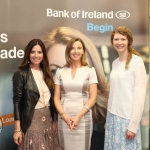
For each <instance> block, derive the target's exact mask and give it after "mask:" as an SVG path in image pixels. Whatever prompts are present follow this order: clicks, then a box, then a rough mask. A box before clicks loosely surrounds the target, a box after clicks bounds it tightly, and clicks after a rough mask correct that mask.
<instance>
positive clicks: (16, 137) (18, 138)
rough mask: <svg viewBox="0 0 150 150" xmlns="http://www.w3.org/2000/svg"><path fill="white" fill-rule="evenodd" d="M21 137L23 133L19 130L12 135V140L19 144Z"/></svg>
mask: <svg viewBox="0 0 150 150" xmlns="http://www.w3.org/2000/svg"><path fill="white" fill-rule="evenodd" d="M22 137H23V133H22V132H21V131H20V132H15V133H14V135H13V139H14V142H15V143H16V144H17V145H21V143H22Z"/></svg>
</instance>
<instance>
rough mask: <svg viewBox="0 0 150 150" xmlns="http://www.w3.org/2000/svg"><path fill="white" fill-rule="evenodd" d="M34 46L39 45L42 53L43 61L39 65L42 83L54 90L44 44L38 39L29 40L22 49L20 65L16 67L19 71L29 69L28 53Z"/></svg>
mask: <svg viewBox="0 0 150 150" xmlns="http://www.w3.org/2000/svg"><path fill="white" fill-rule="evenodd" d="M36 45H39V46H40V47H41V49H42V52H43V60H42V62H41V63H40V67H41V69H42V71H43V78H44V81H45V82H46V84H47V86H48V87H49V88H50V89H54V81H53V76H52V73H51V71H50V68H49V62H48V59H47V53H46V49H45V46H44V43H43V42H42V41H41V40H40V39H33V40H31V41H30V42H29V43H28V45H27V46H26V47H25V48H24V52H25V54H24V58H23V61H22V63H21V64H20V65H19V66H18V69H19V70H20V69H24V68H27V67H29V64H30V53H31V51H32V48H33V47H34V46H36Z"/></svg>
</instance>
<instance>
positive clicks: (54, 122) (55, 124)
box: [52, 121, 58, 136]
mask: <svg viewBox="0 0 150 150" xmlns="http://www.w3.org/2000/svg"><path fill="white" fill-rule="evenodd" d="M52 124H53V133H54V136H56V135H57V132H58V128H57V122H56V121H53V123H52Z"/></svg>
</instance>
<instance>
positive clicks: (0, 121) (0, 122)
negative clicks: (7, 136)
mask: <svg viewBox="0 0 150 150" xmlns="http://www.w3.org/2000/svg"><path fill="white" fill-rule="evenodd" d="M2 129H3V123H2V119H1V118H0V134H1V133H2Z"/></svg>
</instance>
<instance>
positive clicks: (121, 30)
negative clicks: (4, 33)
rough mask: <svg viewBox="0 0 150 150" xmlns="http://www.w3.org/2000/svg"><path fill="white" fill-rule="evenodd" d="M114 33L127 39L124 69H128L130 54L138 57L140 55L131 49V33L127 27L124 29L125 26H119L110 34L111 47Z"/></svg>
mask: <svg viewBox="0 0 150 150" xmlns="http://www.w3.org/2000/svg"><path fill="white" fill-rule="evenodd" d="M115 33H119V34H122V35H123V36H126V37H127V39H128V54H127V57H126V65H125V68H126V69H128V67H129V63H130V60H131V58H132V54H135V55H138V56H139V55H140V54H139V53H138V52H137V51H136V50H135V49H134V48H133V47H132V43H133V36H132V33H131V31H130V30H129V29H128V28H127V27H125V26H119V27H118V28H116V29H115V30H114V31H113V32H112V34H111V39H110V40H111V44H112V45H113V39H114V35H115Z"/></svg>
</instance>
